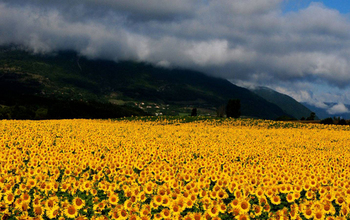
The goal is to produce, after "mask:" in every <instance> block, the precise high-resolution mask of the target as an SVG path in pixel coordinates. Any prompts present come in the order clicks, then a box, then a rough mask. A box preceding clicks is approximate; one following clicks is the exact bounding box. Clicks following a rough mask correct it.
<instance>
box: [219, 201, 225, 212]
mask: <svg viewBox="0 0 350 220" xmlns="http://www.w3.org/2000/svg"><path fill="white" fill-rule="evenodd" d="M218 207H219V212H220V213H225V212H226V210H227V207H226V205H225V203H222V204H220V205H219V206H218Z"/></svg>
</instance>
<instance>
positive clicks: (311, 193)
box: [305, 191, 314, 200]
mask: <svg viewBox="0 0 350 220" xmlns="http://www.w3.org/2000/svg"><path fill="white" fill-rule="evenodd" d="M305 196H306V198H307V199H309V200H311V199H312V198H313V197H314V193H313V192H312V191H307V192H306V194H305Z"/></svg>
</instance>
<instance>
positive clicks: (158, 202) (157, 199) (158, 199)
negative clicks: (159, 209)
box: [153, 195, 163, 206]
mask: <svg viewBox="0 0 350 220" xmlns="http://www.w3.org/2000/svg"><path fill="white" fill-rule="evenodd" d="M153 202H154V204H155V205H157V206H160V205H162V203H163V197H162V196H161V195H156V196H154V197H153Z"/></svg>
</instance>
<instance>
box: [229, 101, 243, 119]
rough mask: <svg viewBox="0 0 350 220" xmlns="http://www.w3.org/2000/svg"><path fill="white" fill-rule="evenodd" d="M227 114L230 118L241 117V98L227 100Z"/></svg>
mask: <svg viewBox="0 0 350 220" xmlns="http://www.w3.org/2000/svg"><path fill="white" fill-rule="evenodd" d="M226 115H227V117H228V118H231V117H233V118H239V116H241V101H240V100H239V99H230V100H229V101H228V102H227V105H226Z"/></svg>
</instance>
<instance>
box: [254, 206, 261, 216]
mask: <svg viewBox="0 0 350 220" xmlns="http://www.w3.org/2000/svg"><path fill="white" fill-rule="evenodd" d="M253 210H254V214H255V216H260V215H261V213H262V207H261V206H259V205H253Z"/></svg>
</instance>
